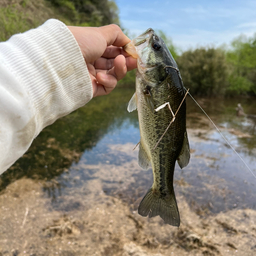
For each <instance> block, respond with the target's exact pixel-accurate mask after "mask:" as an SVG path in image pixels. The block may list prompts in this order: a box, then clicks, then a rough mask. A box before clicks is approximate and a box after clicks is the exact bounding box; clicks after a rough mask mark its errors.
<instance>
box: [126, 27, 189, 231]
mask: <svg viewBox="0 0 256 256" xmlns="http://www.w3.org/2000/svg"><path fill="white" fill-rule="evenodd" d="M124 50H125V51H126V52H127V53H128V54H130V55H131V56H133V57H134V58H137V73H136V90H135V93H134V95H133V96H132V98H131V100H130V101H129V103H128V107H127V110H128V111H129V112H132V111H134V110H136V109H137V111H138V119H139V128H140V142H139V153H138V163H139V165H140V167H141V168H143V169H148V168H149V167H150V166H152V171H153V185H152V187H151V188H150V189H149V190H148V192H147V194H146V195H145V196H144V198H143V199H142V201H141V202H140V205H139V208H138V213H139V214H140V215H141V216H145V217H146V216H148V217H149V218H151V217H155V216H158V215H159V216H160V217H161V218H162V219H163V220H164V222H165V223H167V224H170V225H172V226H177V227H179V226H180V215H179V210H178V206H177V201H176V197H175V193H174V187H173V178H174V177H173V176H174V169H175V163H176V161H177V162H178V164H179V166H180V168H184V167H185V166H187V165H188V163H189V160H190V147H189V141H188V135H187V130H186V101H185V98H186V89H185V87H184V86H183V82H182V78H181V75H180V72H179V69H178V66H177V64H176V62H175V60H174V58H173V57H172V55H171V53H170V51H169V49H168V47H167V46H166V44H165V43H164V41H163V40H162V38H161V37H159V36H157V34H156V33H155V31H154V30H153V29H151V28H149V29H148V30H146V31H145V32H144V33H143V34H141V35H140V36H138V37H136V38H134V39H133V40H132V41H131V42H130V43H128V44H127V45H125V46H124Z"/></svg>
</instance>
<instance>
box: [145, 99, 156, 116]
mask: <svg viewBox="0 0 256 256" xmlns="http://www.w3.org/2000/svg"><path fill="white" fill-rule="evenodd" d="M145 98H146V103H147V106H148V108H149V109H150V110H151V112H152V113H154V112H155V107H154V102H153V98H152V96H148V95H146V96H145Z"/></svg>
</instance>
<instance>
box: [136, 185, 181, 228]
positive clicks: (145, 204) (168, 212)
mask: <svg viewBox="0 0 256 256" xmlns="http://www.w3.org/2000/svg"><path fill="white" fill-rule="evenodd" d="M138 213H139V214H140V215H141V216H144V217H146V216H148V217H149V218H151V217H155V216H157V215H159V216H160V217H161V218H162V219H163V220H164V222H165V223H167V224H169V225H172V226H177V227H179V226H180V215H179V210H178V206H177V203H176V199H175V194H174V191H173V192H172V193H171V194H168V195H166V196H161V195H160V194H159V193H154V191H153V189H152V188H151V189H150V190H149V191H148V193H147V194H146V195H145V196H144V198H143V199H142V201H141V202H140V205H139V209H138Z"/></svg>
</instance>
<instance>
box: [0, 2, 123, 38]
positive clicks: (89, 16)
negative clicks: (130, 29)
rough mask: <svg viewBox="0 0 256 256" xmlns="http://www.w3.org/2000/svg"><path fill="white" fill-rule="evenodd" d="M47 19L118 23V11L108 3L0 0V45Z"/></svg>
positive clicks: (65, 21)
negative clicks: (1, 42) (0, 42)
mask: <svg viewBox="0 0 256 256" xmlns="http://www.w3.org/2000/svg"><path fill="white" fill-rule="evenodd" d="M50 18H56V19H59V20H61V21H63V22H64V23H65V24H69V25H83V26H88V25H90V26H100V25H105V24H108V23H118V22H119V19H118V8H117V6H116V4H115V2H114V1H108V0H79V1H78V0H51V1H48V0H0V28H1V29H0V41H5V40H7V39H8V38H10V36H12V35H13V34H16V33H21V32H24V31H26V30H28V29H31V28H34V27H37V26H39V25H41V24H42V23H44V22H45V21H46V20H48V19H50Z"/></svg>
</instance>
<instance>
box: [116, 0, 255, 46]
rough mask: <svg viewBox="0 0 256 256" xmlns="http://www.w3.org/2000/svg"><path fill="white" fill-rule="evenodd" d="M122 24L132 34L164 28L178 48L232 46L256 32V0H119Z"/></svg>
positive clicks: (117, 1) (117, 2) (117, 0)
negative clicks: (238, 38)
mask: <svg viewBox="0 0 256 256" xmlns="http://www.w3.org/2000/svg"><path fill="white" fill-rule="evenodd" d="M116 4H117V6H118V8H119V18H120V22H121V26H122V27H124V28H126V29H128V31H129V34H131V35H132V36H136V35H139V34H141V33H143V32H144V31H145V30H146V29H148V28H150V27H151V28H153V29H154V30H162V31H163V32H164V33H165V34H166V35H167V36H168V37H170V38H171V39H172V41H173V44H174V45H175V46H176V47H178V49H180V50H182V51H185V50H188V49H191V48H192V49H194V48H197V47H200V46H214V47H218V46H222V45H223V44H225V45H227V46H229V45H230V43H231V41H232V40H233V39H235V38H237V37H238V36H240V35H241V34H243V35H245V36H249V37H251V36H253V35H254V34H255V33H256V0H240V1H238V0H222V1H220V0H214V1H213V0H204V1H203V0H190V1H189V0H176V1H169V0H162V1H156V0H152V1H150V0H147V1H146V0H128V1H127V0H116Z"/></svg>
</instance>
